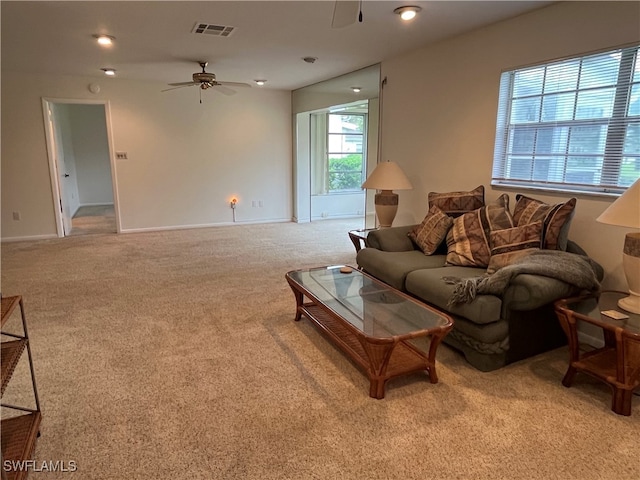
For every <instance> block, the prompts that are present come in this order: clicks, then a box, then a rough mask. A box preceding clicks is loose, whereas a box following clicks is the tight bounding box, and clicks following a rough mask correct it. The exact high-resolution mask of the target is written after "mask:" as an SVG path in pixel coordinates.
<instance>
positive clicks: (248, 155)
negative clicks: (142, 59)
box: [2, 71, 292, 239]
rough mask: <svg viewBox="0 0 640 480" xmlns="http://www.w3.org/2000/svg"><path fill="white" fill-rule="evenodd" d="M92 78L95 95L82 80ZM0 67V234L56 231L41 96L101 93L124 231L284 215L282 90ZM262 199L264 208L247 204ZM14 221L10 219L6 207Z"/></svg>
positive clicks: (285, 99) (286, 167)
mask: <svg viewBox="0 0 640 480" xmlns="http://www.w3.org/2000/svg"><path fill="white" fill-rule="evenodd" d="M90 83H98V84H100V86H101V91H100V93H99V94H97V95H94V94H92V93H90V92H89V90H88V88H87V87H88V85H89V84H90ZM163 88H166V85H164V84H154V83H149V82H136V81H126V80H119V79H104V78H92V77H87V78H82V77H62V76H61V77H56V76H47V78H46V81H42V82H25V81H24V78H23V77H22V76H21V75H19V74H16V73H12V72H5V71H3V72H2V238H3V239H11V238H37V237H43V236H52V235H55V234H56V223H55V217H54V205H53V200H52V198H53V197H52V193H51V181H50V177H49V166H48V160H47V151H46V142H45V133H44V126H43V114H42V101H41V98H42V97H47V98H56V99H87V100H108V101H109V102H110V109H111V127H112V133H113V147H114V150H115V151H126V152H127V153H128V156H129V159H128V160H116V163H115V165H116V182H117V186H118V193H119V204H120V218H121V223H122V229H123V231H127V230H129V231H132V230H139V229H158V228H180V227H187V226H201V225H216V224H226V223H230V222H232V211H231V209H230V208H229V199H230V198H231V197H232V196H236V197H237V198H238V200H239V204H238V207H237V210H236V217H237V220H238V221H239V222H268V221H290V220H291V202H292V200H291V94H290V92H288V91H276V90H260V89H257V88H252V89H242V90H241V91H239V92H238V93H237V94H236V95H234V96H224V95H221V94H219V93H212V92H203V104H200V103H199V102H198V90H197V89H195V88H183V89H179V90H175V91H171V92H165V93H161V92H160V90H162V89H163ZM252 200H262V201H263V205H264V206H263V207H262V208H255V207H252ZM13 211H20V213H21V216H22V220H20V221H14V220H13V219H12V212H13Z"/></svg>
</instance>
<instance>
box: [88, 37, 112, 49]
mask: <svg viewBox="0 0 640 480" xmlns="http://www.w3.org/2000/svg"><path fill="white" fill-rule="evenodd" d="M93 37H94V38H96V39H97V42H98V43H99V44H100V45H102V46H103V47H109V46H111V45H113V41H114V40H115V39H116V37H112V36H111V35H94V36H93Z"/></svg>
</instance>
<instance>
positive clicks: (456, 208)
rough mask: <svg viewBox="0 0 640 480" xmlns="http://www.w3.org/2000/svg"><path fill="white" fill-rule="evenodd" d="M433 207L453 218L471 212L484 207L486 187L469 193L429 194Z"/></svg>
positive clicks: (481, 186) (430, 204)
mask: <svg viewBox="0 0 640 480" xmlns="http://www.w3.org/2000/svg"><path fill="white" fill-rule="evenodd" d="M433 206H436V207H438V208H439V209H440V210H442V211H443V212H444V213H446V214H447V215H450V216H452V217H457V216H459V215H462V214H463V213H467V212H471V211H473V210H476V209H478V208H480V207H483V206H484V186H483V185H480V186H479V187H477V188H474V189H473V190H470V191H468V192H447V193H437V192H429V208H431V207H433Z"/></svg>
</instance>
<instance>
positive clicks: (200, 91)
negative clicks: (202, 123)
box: [198, 88, 202, 103]
mask: <svg viewBox="0 0 640 480" xmlns="http://www.w3.org/2000/svg"><path fill="white" fill-rule="evenodd" d="M198 92H199V93H200V103H202V89H201V88H199V89H198Z"/></svg>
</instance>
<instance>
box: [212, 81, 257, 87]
mask: <svg viewBox="0 0 640 480" xmlns="http://www.w3.org/2000/svg"><path fill="white" fill-rule="evenodd" d="M217 83H218V85H227V86H229V87H249V88H251V85H249V84H248V83H242V82H217Z"/></svg>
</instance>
